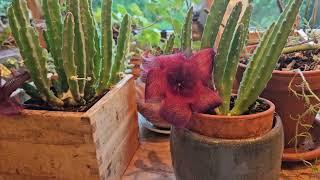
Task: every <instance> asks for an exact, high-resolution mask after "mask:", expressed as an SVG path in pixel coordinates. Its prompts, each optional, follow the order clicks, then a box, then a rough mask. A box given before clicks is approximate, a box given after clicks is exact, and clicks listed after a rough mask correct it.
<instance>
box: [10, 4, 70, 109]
mask: <svg viewBox="0 0 320 180" xmlns="http://www.w3.org/2000/svg"><path fill="white" fill-rule="evenodd" d="M8 13H9V20H10V21H11V25H12V29H13V35H14V37H15V39H17V41H18V43H17V44H18V46H19V48H20V49H21V52H22V57H23V59H24V63H25V65H26V67H27V68H28V70H29V73H30V75H31V78H32V79H33V81H34V83H35V85H36V86H37V88H38V90H39V91H40V94H41V97H42V99H43V100H45V101H47V102H49V103H50V104H52V105H54V106H63V104H64V103H63V102H62V101H61V100H60V99H59V98H57V97H56V96H55V95H54V94H53V92H52V91H51V90H50V88H49V83H48V81H49V80H48V78H47V69H46V68H45V67H46V62H47V59H46V56H45V55H44V52H43V49H42V47H41V46H40V43H39V37H38V34H37V31H36V30H35V29H34V28H33V27H32V26H31V24H30V19H29V16H28V7H27V2H26V1H25V0H16V1H13V3H12V6H11V7H10V8H9V10H8Z"/></svg>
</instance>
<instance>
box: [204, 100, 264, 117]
mask: <svg viewBox="0 0 320 180" xmlns="http://www.w3.org/2000/svg"><path fill="white" fill-rule="evenodd" d="M235 101H236V97H235V96H233V97H232V98H231V100H230V109H232V108H233V107H234V104H235ZM269 108H270V106H269V104H267V103H266V102H264V101H263V100H261V99H258V100H257V101H256V102H255V103H254V104H253V105H251V106H250V107H249V110H248V111H247V112H245V113H244V114H243V115H249V114H257V113H261V112H264V111H267V110H268V109H269ZM206 114H211V115H216V113H215V112H213V111H210V112H207V113H206Z"/></svg>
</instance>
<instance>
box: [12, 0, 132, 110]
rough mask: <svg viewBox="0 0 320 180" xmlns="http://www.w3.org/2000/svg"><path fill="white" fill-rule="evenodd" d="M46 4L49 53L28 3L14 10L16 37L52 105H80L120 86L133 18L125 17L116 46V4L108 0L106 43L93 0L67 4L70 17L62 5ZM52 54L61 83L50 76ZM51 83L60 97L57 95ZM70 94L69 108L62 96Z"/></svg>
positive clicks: (17, 2) (17, 3)
mask: <svg viewBox="0 0 320 180" xmlns="http://www.w3.org/2000/svg"><path fill="white" fill-rule="evenodd" d="M42 4H43V10H44V17H45V20H46V25H47V30H46V31H45V33H44V34H45V39H46V45H47V49H43V48H42V47H41V46H40V43H39V40H38V33H37V31H36V30H35V28H34V27H32V26H31V24H30V19H29V14H28V7H27V2H26V0H15V1H13V2H12V5H11V7H10V8H9V10H8V15H9V19H10V27H11V29H12V32H13V35H14V37H15V39H16V40H17V44H18V46H19V48H20V50H21V54H22V57H23V58H24V62H25V65H26V67H27V69H28V70H29V72H30V74H31V77H32V80H33V81H34V83H35V85H36V87H37V89H38V90H39V92H40V95H41V98H42V99H43V100H44V101H46V102H48V103H49V104H50V105H52V106H65V105H72V106H75V105H79V104H83V103H85V101H88V100H90V99H92V98H94V97H95V96H98V95H100V94H102V93H103V92H105V91H106V90H107V89H109V88H110V87H111V86H113V85H114V84H115V83H117V82H118V81H119V80H120V78H121V77H120V74H121V72H123V71H124V68H125V67H124V60H125V56H126V53H127V50H128V43H129V39H130V38H129V37H130V33H131V20H130V17H129V16H128V15H125V16H124V18H123V21H122V23H121V28H120V34H119V38H118V43H117V45H116V46H115V45H114V42H113V39H112V37H113V33H112V22H111V14H112V11H111V7H112V0H104V1H103V4H102V6H103V11H102V16H103V18H102V22H101V24H102V38H101V41H100V39H99V37H98V32H97V26H96V22H95V20H94V18H93V13H92V9H91V0H67V1H66V6H67V14H66V16H65V17H64V16H63V15H62V9H61V7H60V4H59V1H52V0H43V2H42ZM63 19H64V22H63ZM100 42H101V44H100ZM114 47H115V48H114ZM48 51H49V52H50V54H51V56H52V57H53V59H54V64H55V69H56V71H57V73H58V79H55V80H52V82H50V80H49V79H48V77H47V76H48V75H47V74H48V70H47V61H48V56H47V54H48ZM51 84H53V85H54V89H55V90H56V91H57V93H53V91H51ZM68 91H70V92H71V93H70V94H71V96H70V97H69V98H68V101H67V102H68V103H67V104H66V102H65V101H63V100H62V95H63V94H65V93H66V92H68ZM70 102H71V103H70Z"/></svg>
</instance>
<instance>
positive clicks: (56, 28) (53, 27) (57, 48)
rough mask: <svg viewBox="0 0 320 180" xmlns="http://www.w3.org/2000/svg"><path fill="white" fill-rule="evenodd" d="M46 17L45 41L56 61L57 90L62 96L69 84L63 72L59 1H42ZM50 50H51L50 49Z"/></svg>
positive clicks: (61, 25) (61, 24)
mask: <svg viewBox="0 0 320 180" xmlns="http://www.w3.org/2000/svg"><path fill="white" fill-rule="evenodd" d="M42 6H43V11H44V17H45V20H46V25H47V31H46V33H45V39H46V40H47V43H46V44H47V46H48V47H50V53H51V55H52V57H53V59H54V64H55V67H56V71H57V73H58V75H59V80H58V82H57V84H58V86H59V87H57V90H58V92H59V93H60V94H61V93H62V92H66V91H67V90H68V83H67V79H66V75H65V73H64V70H63V60H62V53H61V45H62V29H63V23H62V16H61V11H60V9H61V7H60V4H59V1H52V0H43V1H42ZM48 50H49V49H48Z"/></svg>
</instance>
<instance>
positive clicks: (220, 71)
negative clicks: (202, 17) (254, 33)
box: [214, 2, 243, 114]
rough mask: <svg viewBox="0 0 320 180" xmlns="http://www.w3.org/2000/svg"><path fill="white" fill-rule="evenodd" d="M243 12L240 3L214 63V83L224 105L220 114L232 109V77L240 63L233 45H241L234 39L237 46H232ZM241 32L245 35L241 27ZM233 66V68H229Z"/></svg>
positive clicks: (229, 20) (225, 31) (223, 35)
mask: <svg viewBox="0 0 320 180" xmlns="http://www.w3.org/2000/svg"><path fill="white" fill-rule="evenodd" d="M241 10H242V3H241V2H239V3H237V5H236V6H235V7H234V8H233V11H232V13H231V15H230V18H229V19H228V22H227V25H226V27H225V29H224V32H223V34H222V37H221V40H220V44H219V48H218V51H217V55H216V59H215V63H214V83H215V85H216V88H217V90H218V92H219V95H220V96H221V98H222V100H223V104H222V105H221V106H220V108H219V111H218V113H219V114H227V113H228V112H229V109H230V108H229V103H230V97H231V90H232V83H233V81H231V80H232V79H234V77H232V76H234V75H235V73H234V71H235V69H236V65H234V63H235V61H238V59H235V58H237V52H233V51H237V50H236V49H232V48H234V47H233V45H237V44H238V43H239V42H237V41H238V40H236V39H234V41H235V42H234V43H235V44H232V40H233V37H234V33H235V29H236V28H237V24H238V21H239V18H240V14H241ZM242 26H243V25H242ZM239 31H240V32H241V33H243V27H241V28H240V29H239ZM237 33H239V32H237ZM236 36H237V38H240V37H242V35H240V34H236ZM240 43H241V42H240ZM239 48H240V47H239ZM229 55H230V56H229ZM236 64H237V63H236ZM231 65H232V67H229V66H231ZM230 68H231V69H230Z"/></svg>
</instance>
